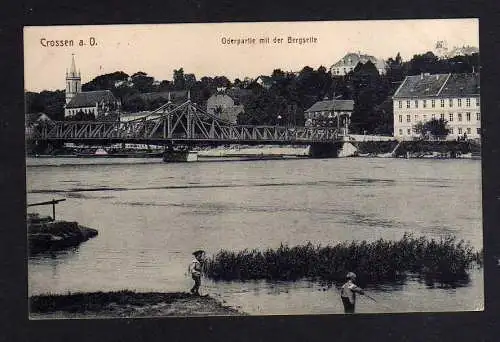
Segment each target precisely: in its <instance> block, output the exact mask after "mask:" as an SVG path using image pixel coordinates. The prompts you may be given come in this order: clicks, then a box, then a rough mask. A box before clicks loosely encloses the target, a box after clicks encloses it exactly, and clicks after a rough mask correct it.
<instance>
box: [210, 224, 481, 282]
mask: <svg viewBox="0 0 500 342" xmlns="http://www.w3.org/2000/svg"><path fill="white" fill-rule="evenodd" d="M475 264H476V265H479V266H481V264H482V252H476V251H474V249H473V248H472V247H471V246H470V244H469V243H466V242H464V241H463V240H460V241H457V239H456V238H455V237H453V236H447V237H445V238H442V239H441V240H439V241H437V240H434V239H429V238H426V237H418V238H416V237H413V235H411V234H405V235H404V236H403V238H402V239H401V240H399V241H389V240H383V239H380V240H377V241H374V242H367V241H353V242H343V243H339V244H336V245H333V246H321V245H317V246H315V245H313V244H312V243H307V244H305V245H300V246H294V247H289V246H287V245H283V244H282V245H281V246H280V247H279V248H277V249H267V250H264V251H260V250H257V249H254V250H243V251H239V252H231V251H227V250H221V251H219V252H218V253H217V254H215V255H214V256H213V257H211V258H209V259H208V260H206V263H205V267H204V272H205V274H206V276H208V277H209V278H212V279H214V280H258V279H266V280H285V281H290V280H291V281H293V280H299V279H310V280H320V281H328V282H335V281H342V280H344V279H345V275H346V274H347V272H349V271H354V272H356V274H357V275H358V280H359V281H360V283H362V284H367V283H374V282H391V281H396V280H398V279H401V278H404V277H406V276H408V275H410V274H411V275H417V276H421V277H423V278H425V279H427V280H429V279H434V280H436V281H440V282H443V283H447V282H450V283H452V282H455V281H458V280H461V279H464V278H467V277H468V271H469V270H470V268H471V267H473V266H474V265H475Z"/></svg>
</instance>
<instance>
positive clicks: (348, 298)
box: [340, 272, 365, 313]
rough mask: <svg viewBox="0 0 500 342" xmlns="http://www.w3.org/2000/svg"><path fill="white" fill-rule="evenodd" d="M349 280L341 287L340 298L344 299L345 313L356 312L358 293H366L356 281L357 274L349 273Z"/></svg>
mask: <svg viewBox="0 0 500 342" xmlns="http://www.w3.org/2000/svg"><path fill="white" fill-rule="evenodd" d="M346 278H347V282H346V283H345V284H344V285H342V288H341V289H340V298H341V299H342V304H344V312H345V313H354V310H355V307H356V293H359V294H361V295H362V294H365V293H364V291H363V290H362V289H361V288H360V287H358V286H357V285H356V284H355V283H354V281H355V280H356V274H354V273H353V272H349V273H347V276H346Z"/></svg>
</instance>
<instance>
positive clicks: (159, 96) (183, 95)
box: [139, 90, 188, 101]
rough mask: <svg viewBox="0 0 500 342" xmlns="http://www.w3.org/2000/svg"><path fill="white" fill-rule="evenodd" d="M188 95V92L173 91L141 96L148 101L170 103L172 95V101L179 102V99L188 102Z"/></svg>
mask: <svg viewBox="0 0 500 342" xmlns="http://www.w3.org/2000/svg"><path fill="white" fill-rule="evenodd" d="M187 93H188V91H187V90H171V91H158V92H152V93H143V94H140V95H139V96H141V97H142V98H143V99H144V100H146V101H153V100H157V99H160V100H165V101H168V98H169V94H170V100H171V101H174V100H178V99H182V100H184V101H185V100H187Z"/></svg>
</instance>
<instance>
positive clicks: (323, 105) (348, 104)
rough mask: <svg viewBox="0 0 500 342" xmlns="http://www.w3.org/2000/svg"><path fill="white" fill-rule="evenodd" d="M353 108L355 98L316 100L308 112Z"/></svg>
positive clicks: (348, 109) (349, 109) (350, 109)
mask: <svg viewBox="0 0 500 342" xmlns="http://www.w3.org/2000/svg"><path fill="white" fill-rule="evenodd" d="M353 109H354V101H353V100H324V101H318V102H316V103H315V104H313V105H312V106H311V107H310V108H309V109H307V110H306V112H323V111H352V110H353Z"/></svg>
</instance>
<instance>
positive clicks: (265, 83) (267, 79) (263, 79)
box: [255, 76, 273, 89]
mask: <svg viewBox="0 0 500 342" xmlns="http://www.w3.org/2000/svg"><path fill="white" fill-rule="evenodd" d="M255 83H257V84H259V85H261V86H262V87H264V88H266V89H269V88H271V86H272V85H273V78H272V77H271V76H259V77H257V78H256V79H255Z"/></svg>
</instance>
